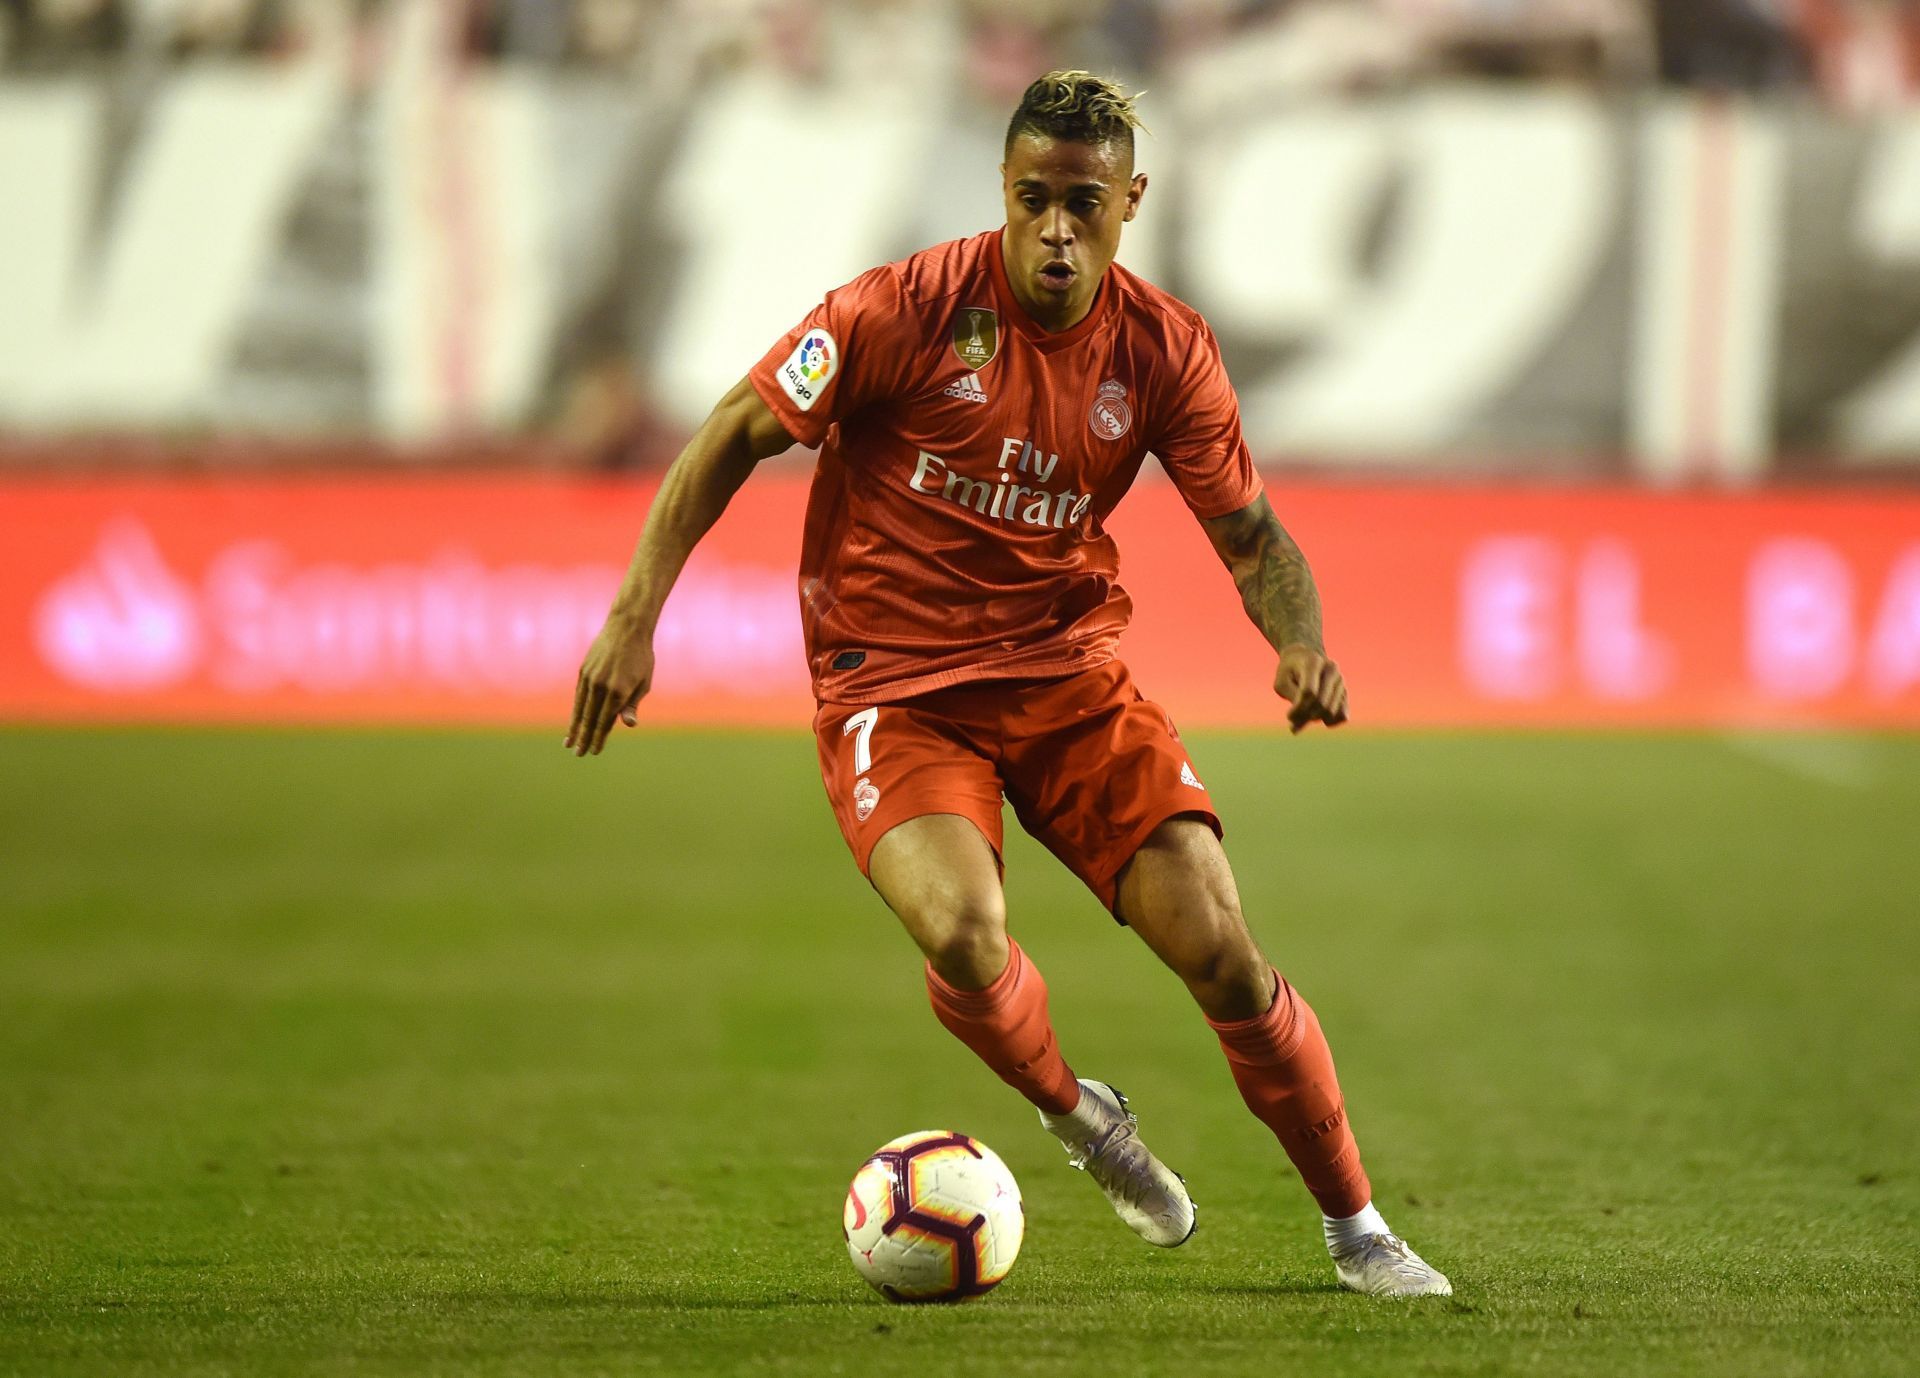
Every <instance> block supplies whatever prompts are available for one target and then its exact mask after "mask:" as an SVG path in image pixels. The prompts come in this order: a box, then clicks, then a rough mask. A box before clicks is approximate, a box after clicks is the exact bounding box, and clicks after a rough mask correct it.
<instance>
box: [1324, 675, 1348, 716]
mask: <svg viewBox="0 0 1920 1378" xmlns="http://www.w3.org/2000/svg"><path fill="white" fill-rule="evenodd" d="M1320 704H1321V706H1322V707H1323V708H1324V709H1325V710H1326V717H1327V721H1328V722H1329V723H1332V722H1333V721H1334V720H1335V719H1336V718H1345V717H1346V716H1347V682H1346V680H1344V679H1342V678H1341V676H1340V669H1339V667H1338V666H1335V665H1329V666H1327V672H1326V673H1325V674H1324V675H1322V676H1321V677H1320Z"/></svg>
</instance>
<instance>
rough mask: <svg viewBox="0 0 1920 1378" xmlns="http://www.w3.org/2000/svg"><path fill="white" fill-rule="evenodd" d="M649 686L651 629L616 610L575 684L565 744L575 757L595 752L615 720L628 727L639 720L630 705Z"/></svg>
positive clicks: (588, 654) (651, 676)
mask: <svg viewBox="0 0 1920 1378" xmlns="http://www.w3.org/2000/svg"><path fill="white" fill-rule="evenodd" d="M652 687H653V634H652V632H651V631H649V630H647V629H646V628H643V627H640V626H636V625H635V624H634V623H632V622H630V621H628V620H627V619H626V618H624V617H622V616H621V615H620V614H618V613H612V614H610V615H609V616H608V617H607V624H606V625H605V626H604V627H602V628H601V629H600V635H598V636H596V637H595V638H594V639H593V645H592V646H591V647H590V648H589V649H588V651H587V658H586V660H585V661H583V662H582V663H581V665H580V678H579V679H578V680H577V681H575V683H574V686H573V721H572V722H571V723H569V724H568V725H567V740H566V745H567V747H568V748H569V749H570V750H571V751H572V752H573V754H574V755H575V756H598V755H599V754H600V752H601V751H602V749H604V748H605V746H606V744H607V737H608V735H609V734H611V733H612V731H613V725H614V723H615V722H623V723H625V724H626V725H627V726H628V727H632V726H633V725H634V724H635V723H636V722H638V721H639V716H638V714H636V713H635V711H634V710H635V709H636V708H637V707H638V706H639V703H640V700H641V699H643V698H645V697H646V694H647V690H649V689H651V688H652Z"/></svg>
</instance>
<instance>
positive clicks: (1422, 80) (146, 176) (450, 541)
mask: <svg viewBox="0 0 1920 1378" xmlns="http://www.w3.org/2000/svg"><path fill="white" fill-rule="evenodd" d="M1063 62H1077V63H1083V64H1087V65H1091V66H1096V67H1100V68H1103V69H1107V70H1111V71H1114V72H1117V73H1119V74H1121V75H1123V76H1124V77H1126V78H1127V79H1129V80H1131V81H1133V82H1135V83H1136V84H1138V85H1143V86H1145V87H1147V88H1148V91H1149V94H1148V97H1147V100H1146V102H1145V106H1144V108H1145V109H1146V111H1147V112H1148V114H1149V117H1150V120H1151V123H1152V128H1153V137H1152V138H1151V139H1150V140H1149V141H1148V142H1146V143H1145V144H1144V145H1143V151H1142V154H1141V162H1142V166H1143V167H1144V168H1145V169H1146V170H1147V171H1148V172H1149V174H1150V175H1151V177H1152V178H1153V184H1152V185H1153V189H1152V191H1151V192H1150V193H1149V198H1150V199H1149V201H1148V203H1147V209H1146V212H1145V214H1144V215H1143V217H1142V219H1141V220H1140V221H1139V222H1138V223H1137V224H1136V225H1135V226H1133V227H1131V229H1130V232H1129V235H1128V238H1127V242H1126V248H1125V252H1124V259H1125V261H1127V262H1129V263H1130V264H1131V265H1132V266H1134V267H1136V268H1138V269H1140V270H1141V271H1143V272H1145V273H1146V274H1147V275H1148V276H1149V277H1151V278H1153V279H1155V280H1156V281H1159V282H1161V283H1162V284H1164V285H1165V286H1167V287H1168V288H1170V289H1171V290H1172V291H1174V292H1175V293H1176V294H1178V295H1180V296H1182V297H1183V298H1185V299H1186V300H1188V301H1190V302H1191V303H1192V304H1194V305H1195V306H1197V307H1198V308H1199V309H1200V310H1201V311H1202V312H1204V313H1205V314H1206V315H1207V316H1208V317H1209V319H1210V320H1211V321H1212V322H1213V323H1214V325H1215V327H1216V330H1217V331H1218V333H1219V335H1220V337H1221V339H1222V342H1223V346H1224V349H1225V352H1226V356H1227V359H1228V363H1229V367H1230V369H1231V372H1232V374H1233V377H1234V380H1235V382H1236V384H1237V385H1238V387H1239V389H1240V391H1241V394H1242V397H1243V399H1244V403H1245V410H1246V418H1247V428H1248V434H1249V437H1250V440H1251V443H1252V444H1253V447H1254V449H1255V452H1256V455H1257V456H1258V457H1259V458H1260V459H1261V461H1262V462H1263V463H1264V464H1265V465H1267V466H1268V467H1269V470H1270V473H1271V475H1272V477H1273V479H1274V481H1275V483H1276V485H1277V490H1276V491H1277V494H1278V495H1279V496H1280V497H1281V498H1282V503H1281V509H1282V511H1283V513H1284V514H1286V515H1287V516H1288V517H1289V518H1290V519H1291V520H1292V521H1294V522H1295V524H1296V525H1297V526H1298V527H1299V528H1300V534H1301V537H1302V539H1303V540H1304V541H1305V543H1306V545H1307V548H1308V550H1309V552H1310V553H1312V554H1313V555H1314V556H1315V557H1316V559H1317V561H1318V563H1319V565H1320V567H1321V572H1322V577H1323V581H1324V582H1325V583H1326V585H1327V593H1328V598H1329V602H1330V604H1331V612H1332V621H1331V625H1332V627H1333V628H1334V634H1335V643H1334V644H1335V648H1336V651H1337V652H1338V653H1339V654H1340V655H1341V656H1342V658H1343V659H1344V660H1346V661H1347V662H1349V664H1350V668H1351V670H1352V672H1353V676H1352V677H1353V679H1354V682H1355V684H1356V686H1357V687H1358V688H1359V690H1360V692H1361V694H1362V697H1361V698H1360V700H1359V703H1360V705H1361V706H1362V708H1363V709H1370V710H1371V716H1372V718H1373V720H1374V721H1376V722H1388V723H1409V724H1413V723H1448V722H1461V721H1471V722H1500V721H1506V720H1515V721H1525V722H1533V723H1563V724H1572V723H1586V722H1610V721H1620V722H1646V723H1654V722H1658V723H1669V724H1678V723H1684V724H1693V725H1709V724H1715V723H1725V722H1733V723H1737V724H1742V725H1745V724H1751V723H1753V722H1789V723H1791V722H1801V723H1825V722H1851V723H1875V724H1882V725H1891V724H1913V723H1916V722H1920V496H1916V491H1915V484H1916V480H1920V117H1916V114H1915V111H1914V106H1913V102H1914V100H1915V98H1916V92H1920V7H1915V6H1912V5H1906V4H1889V3H1877V2H1874V0H1859V2H1858V3H1841V2H1840V0H1793V2H1792V3H1789V0H1686V2H1685V3H1682V2H1681V0H1662V2H1661V3H1654V4H1641V3H1631V2H1630V0H1555V3H1537V4H1514V3H1509V2H1508V0H1374V2H1372V3H1360V2H1358V0H1326V2H1325V3H1320V2H1315V3H1245V2H1241V3H1229V2H1228V0H1199V2H1195V3H1172V2H1171V0H1159V2H1158V3H1156V2H1155V0H1115V2H1114V3H1105V4H1004V3H988V2H987V0H979V2H978V3H949V2H947V0H927V2H926V3H915V2H914V0H897V2H883V0H868V2H866V3H854V2H853V0H842V2H841V3H828V4H818V5H805V6H799V5H770V4H763V3H752V2H751V0H730V2H728V3H701V4H691V3H689V4H672V3H664V2H663V0H654V2H652V3H648V2H646V0H568V2H567V3H561V2H560V0H417V2H416V3H398V2H397V0H388V2H386V3H346V2H345V0H311V2H309V3H301V2H300V0H279V2H276V0H9V3H7V4H5V5H3V6H0V185H4V186H5V187H6V188H7V189H8V190H7V198H6V199H7V213H6V215H5V216H4V217H0V300H4V301H5V302H6V330H5V332H4V336H3V337H0V436H3V437H4V440H0V485H4V486H3V487H0V493H4V498H5V501H6V503H7V505H8V506H9V507H10V508H12V509H13V511H14V512H15V513H16V522H15V523H14V525H15V526H16V527H17V530H18V532H19V538H18V539H15V540H10V541H9V542H8V546H7V549H6V552H5V553H4V555H0V559H3V560H4V561H5V566H6V594H5V599H4V614H5V626H4V632H3V633H0V634H3V635H4V637H5V644H6V647H7V657H6V660H5V665H6V667H7V668H6V670H5V671H4V673H3V674H0V712H6V713H9V714H13V715H19V716H29V717H34V718H42V719H44V718H67V717H74V716H84V717H88V718H97V717H99V716H102V715H105V716H108V717H115V718H150V717H160V718H181V717H192V718H214V719H220V718H249V719H260V718H266V719H274V720H286V719H289V718H292V719H304V720H332V719H364V718H374V719H382V720H389V721H407V720H411V719H414V718H417V717H420V716H422V715H428V716H441V715H443V714H446V713H448V712H451V713H452V714H453V715H454V716H457V717H462V718H474V719H485V720H500V721H532V720H535V719H544V718H549V717H551V714H552V712H553V704H554V703H555V701H556V699H555V695H556V694H558V693H562V692H563V691H564V689H565V686H566V685H567V683H568V682H569V679H570V676H571V673H572V670H573V668H574V665H575V663H576V660H575V657H576V652H577V649H578V646H579V644H580V643H581V641H582V640H583V638H585V637H586V636H587V635H589V634H590V633H591V630H592V629H593V627H594V626H595V625H596V624H597V619H598V617H599V614H600V612H601V610H602V608H603V607H604V602H605V594H606V591H607V589H608V588H609V587H611V584H612V581H613V579H614V577H615V573H616V570H617V568H618V567H619V566H620V564H621V563H622V561H623V560H624V556H625V551H626V548H627V545H628V542H629V540H630V538H631V535H632V528H633V527H634V525H635V519H636V518H637V517H638V515H639V513H640V512H641V511H642V510H643V508H644V499H645V493H646V492H647V491H648V485H649V482H650V479H649V476H650V475H652V474H654V473H656V472H657V471H658V470H659V469H660V468H661V467H662V466H663V465H664V464H665V463H666V462H667V461H668V460H670V459H671V457H672V455H673V453H674V452H675V450H676V448H677V444H678V442H679V441H680V440H681V439H682V438H683V437H684V436H685V435H686V434H687V432H688V431H689V430H690V428H691V427H692V426H693V425H694V424H696V423H697V421H698V420H699V418H700V417H701V416H702V415H703V414H704V412H705V409H706V408H707V407H708V406H709V405H710V403H711V402H712V400H713V399H714V398H716V397H717V396H718V395H719V394H720V393H721V392H722V391H723V390H724V389H725V388H726V387H727V386H728V385H729V384H730V383H731V382H732V381H733V380H734V379H737V378H738V377H739V376H740V374H741V373H743V372H744V371H745V369H746V367H747V365H748V364H749V363H751V362H752V361H753V359H755V358H756V357H757V355H758V354H759V352H760V351H761V350H762V349H763V348H764V347H765V346H766V344H768V343H769V342H771V341H772V340H773V339H775V338H776V337H777V336H778V335H779V333H780V332H781V331H783V330H784V329H785V328H786V327H787V326H788V325H790V324H791V323H792V322H793V321H794V320H796V319H798V317H799V316H800V314H801V313H802V312H803V311H804V310H805V309H806V308H807V307H808V306H809V305H810V304H811V303H812V302H814V301H816V300H817V299H818V298H819V296H820V294H821V293H822V292H823V291H824V290H825V289H827V288H829V287H831V286H834V285H837V284H838V283H840V282H842V281H845V280H846V279H848V278H850V277H852V276H853V275H854V274H855V273H857V272H859V271H861V270H862V269H863V268H864V267H866V266H868V265H870V264H872V263H875V262H880V261H884V260H886V259H889V258H893V257H898V256H901V255H904V254H906V253H908V252H910V251H912V250H913V249H914V248H916V247H918V246H920V245H923V244H926V243H930V242H933V241H936V240H939V239H942V238H948V237H952V236H956V235H961V234H966V233H971V232H972V231H974V230H975V229H978V228H981V227H984V226H989V225H992V224H993V223H995V222H996V220H997V218H998V217H999V214H1000V212H999V203H998V186H997V181H996V178H995V176H994V174H993V171H992V169H993V167H994V166H995V164H996V162H997V150H998V143H999V139H1000V135H1001V131H1002V129H1003V120H1004V116H1005V112H1006V110H1007V109H1008V108H1009V107H1010V105H1011V103H1012V102H1013V101H1014V100H1015V99H1016V97H1017V94H1018V92H1019V90H1020V89H1021V87H1022V85H1023V84H1024V82H1025V81H1026V80H1027V79H1028V77H1029V76H1030V75H1031V74H1032V73H1034V72H1035V71H1038V70H1041V69H1044V68H1045V67H1047V66H1049V65H1052V64H1056V63H1063ZM807 465H808V456H807V454H806V453H805V452H795V453H794V454H792V455H790V456H789V457H788V458H787V459H785V460H783V461H776V462H774V463H772V464H770V465H769V466H768V470H769V473H768V474H767V475H766V476H765V477H763V478H762V479H758V480H756V488H757V489H758V490H759V491H757V492H756V493H755V495H754V496H753V498H752V499H751V500H750V501H749V502H748V503H747V504H746V509H747V510H743V511H742V512H740V513H739V514H737V515H736V516H733V517H730V518H729V520H728V522H727V523H726V524H725V525H723V527H722V530H721V532H720V534H719V536H718V538H717V539H716V540H715V542H714V544H713V546H712V547H711V548H710V549H709V550H707V551H705V552H703V554H702V556H701V558H700V559H699V560H698V561H697V563H696V565H695V567H694V569H693V571H692V572H691V575H690V577H689V581H688V583H687V586H686V587H685V588H684V589H683V591H682V592H681V593H680V595H679V597H678V599H677V602H676V604H675V606H674V609H673V612H672V614H671V616H670V620H669V624H668V626H667V628H666V630H665V632H664V636H665V644H666V649H667V652H668V653H667V655H666V656H665V657H664V659H663V669H662V673H661V696H660V699H659V701H658V702H657V703H656V705H655V713H656V716H658V717H662V718H665V719H669V720H671V719H675V718H689V717H692V718H705V719H709V720H716V721H736V720H743V719H744V720H754V721H786V722H798V721H799V719H800V712H801V710H803V709H804V707H805V703H806V694H805V684H804V677H803V674H802V667H801V664H800V660H799V657H798V656H797V654H796V647H797V645H798V641H797V635H798V633H797V626H798V622H797V615H796V613H795V611H794V603H795V599H794V597H793V594H792V590H791V585H792V562H791V555H792V551H793V549H794V547H795V541H796V536H795V532H796V530H797V520H796V517H797V513H798V511H799V507H800V504H801V502H802V498H803V493H804V475H805V473H806V470H807ZM609 483H611V484H613V485H615V487H614V489H613V490H612V492H613V493H614V494H615V496H611V497H610V496H609V495H608V490H607V489H606V488H605V487H604V485H606V484H609ZM1123 513H1124V515H1123V518H1122V523H1121V525H1122V527H1123V528H1124V529H1123V533H1122V534H1123V536H1125V537H1129V538H1130V539H1128V540H1126V541H1125V542H1124V546H1125V548H1126V549H1127V550H1128V552H1129V554H1130V556H1131V557H1132V565H1131V568H1133V569H1134V570H1135V575H1134V582H1135V584H1136V586H1137V592H1138V594H1139V596H1140V597H1139V601H1140V602H1141V604H1142V608H1143V611H1142V615H1141V622H1140V625H1139V627H1138V630H1137V631H1136V633H1135V636H1134V638H1133V641H1132V644H1131V650H1130V654H1131V655H1132V656H1133V657H1134V659H1135V660H1136V662H1137V663H1138V665H1139V669H1140V671H1141V677H1142V678H1143V679H1144V680H1145V681H1146V682H1147V683H1149V684H1150V685H1152V686H1154V687H1155V689H1156V691H1157V692H1159V693H1160V694H1161V695H1163V696H1164V697H1166V698H1168V699H1169V700H1170V701H1173V702H1175V703H1185V704H1186V705H1187V707H1186V716H1187V718H1188V719H1189V720H1190V721H1192V722H1196V723H1204V722H1236V723H1250V722H1259V721H1264V720H1265V713H1266V704H1265V701H1264V699H1263V697H1262V690H1261V687H1260V678H1261V677H1260V676H1259V675H1257V674H1252V673H1251V667H1252V666H1253V664H1254V662H1255V661H1257V659H1258V656H1259V647H1258V642H1257V639H1255V638H1254V637H1253V636H1252V633H1251V632H1250V631H1249V630H1247V629H1244V628H1242V627H1240V626H1239V625H1238V624H1237V618H1236V616H1235V614H1234V612H1233V609H1232V608H1231V607H1230V606H1223V605H1222V600H1221V599H1219V598H1218V597H1212V596H1208V597H1203V598H1200V599H1197V600H1196V599H1194V598H1190V597H1189V596H1188V593H1189V588H1188V586H1189V585H1195V584H1197V585H1199V586H1201V587H1204V588H1206V589H1207V590H1209V591H1210V593H1217V591H1218V589H1217V587H1216V586H1217V585H1218V581H1219V575H1218V573H1217V572H1216V571H1215V570H1213V569H1211V568H1210V567H1209V564H1210V561H1209V559H1208V558H1207V556H1206V554H1205V550H1204V545H1203V544H1202V543H1200V542H1199V541H1197V540H1196V539H1195V538H1194V537H1193V536H1192V535H1191V534H1190V533H1189V532H1187V531H1186V530H1185V529H1184V526H1185V524H1184V523H1182V522H1180V521H1179V520H1178V518H1177V513H1176V512H1175V510H1174V508H1173V506H1172V505H1170V504H1169V503H1168V502H1167V501H1166V499H1165V494H1164V492H1162V493H1159V494H1155V493H1153V492H1152V491H1151V489H1150V488H1149V491H1146V492H1142V493H1141V494H1140V495H1138V497H1137V498H1136V500H1135V502H1134V504H1133V505H1132V507H1131V508H1130V509H1123ZM316 518H319V519H316ZM1176 527H1177V528H1180V529H1178V530H1174V529H1169V528H1176ZM1194 608H1200V609H1204V610H1207V611H1206V612H1204V613H1203V615H1202V620H1201V623H1200V624H1199V625H1198V626H1196V625H1195V624H1194V623H1193V622H1192V621H1191V620H1190V613H1191V610H1192V609H1194ZM696 627H697V628H698V633H697V635H696V634H694V632H693V629H694V628H696ZM1203 637H1204V638H1205V639H1208V640H1210V641H1216V642H1218V643H1219V644H1221V645H1223V646H1225V647H1227V648H1228V651H1227V654H1228V657H1229V662H1230V664H1231V665H1232V666H1233V667H1234V673H1232V674H1228V675H1219V674H1215V673H1214V669H1215V668H1216V667H1215V666H1210V665H1207V664H1205V663H1203V661H1202V658H1200V657H1197V656H1195V655H1193V654H1191V652H1192V649H1193V647H1194V645H1195V644H1196V643H1197V641H1198V640H1200V639H1201V638H1203ZM1242 670H1247V671H1248V673H1240V671H1242Z"/></svg>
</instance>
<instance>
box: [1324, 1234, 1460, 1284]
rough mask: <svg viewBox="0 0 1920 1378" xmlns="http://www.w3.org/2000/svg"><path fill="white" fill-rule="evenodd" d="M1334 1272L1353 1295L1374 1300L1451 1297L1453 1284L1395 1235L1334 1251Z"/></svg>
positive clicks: (1368, 1238) (1369, 1237)
mask: <svg viewBox="0 0 1920 1378" xmlns="http://www.w3.org/2000/svg"><path fill="white" fill-rule="evenodd" d="M1331 1252H1332V1253H1333V1271H1334V1273H1335V1274H1336V1275H1338V1277H1339V1279H1340V1285H1341V1286H1342V1287H1344V1288H1346V1289H1347V1290H1348V1291H1349V1292H1364V1293H1365V1294H1366V1295H1367V1296H1370V1297H1450V1296H1452V1295H1453V1284H1452V1283H1451V1282H1448V1281H1447V1275H1446V1274H1445V1273H1443V1272H1441V1271H1440V1270H1439V1269H1438V1268H1436V1267H1434V1266H1433V1265H1432V1264H1431V1263H1429V1262H1427V1261H1426V1260H1425V1259H1424V1258H1422V1257H1420V1255H1418V1254H1416V1253H1415V1252H1414V1251H1413V1250H1412V1249H1410V1248H1408V1247H1407V1241H1406V1240H1404V1239H1402V1238H1400V1236H1399V1235H1397V1234H1393V1233H1392V1232H1390V1231H1389V1232H1385V1233H1381V1234H1370V1235H1367V1236H1366V1237H1365V1238H1363V1239H1361V1240H1360V1241H1359V1242H1357V1243H1354V1244H1349V1245H1345V1246H1343V1247H1341V1248H1339V1249H1336V1250H1332V1251H1331Z"/></svg>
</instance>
